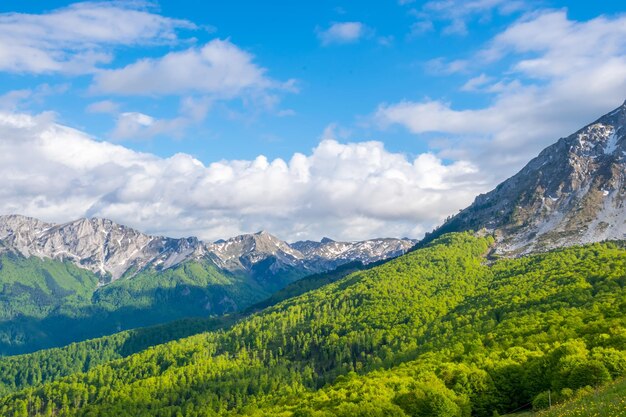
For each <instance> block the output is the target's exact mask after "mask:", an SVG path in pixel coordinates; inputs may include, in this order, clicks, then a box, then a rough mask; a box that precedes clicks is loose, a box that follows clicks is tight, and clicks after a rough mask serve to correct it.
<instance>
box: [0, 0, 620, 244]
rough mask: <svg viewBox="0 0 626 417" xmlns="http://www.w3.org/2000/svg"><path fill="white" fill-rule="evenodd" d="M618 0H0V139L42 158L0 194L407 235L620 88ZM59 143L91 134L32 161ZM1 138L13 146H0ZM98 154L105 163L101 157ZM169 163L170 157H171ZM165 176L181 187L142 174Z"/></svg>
mask: <svg viewBox="0 0 626 417" xmlns="http://www.w3.org/2000/svg"><path fill="white" fill-rule="evenodd" d="M624 9H625V7H624V6H623V5H622V4H620V2H617V1H607V2H597V3H592V2H582V1H581V2H555V1H502V0H470V1H455V0H431V1H426V2H424V1H422V2H420V1H409V0H400V1H384V2H383V1H376V2H374V1H371V2H367V1H319V2H291V1H274V2H258V1H229V2H193V1H185V0H178V1H160V2H150V3H148V2H143V1H123V2H78V3H77V2H67V1H33V0H27V1H19V2H16V1H8V2H3V3H2V4H0V111H2V112H3V113H2V114H3V115H4V116H3V117H4V119H3V120H4V122H3V123H4V125H5V128H4V129H0V133H2V134H3V135H4V136H3V137H2V138H0V140H2V141H3V142H4V146H5V152H9V154H11V153H12V150H14V148H13V147H12V146H15V143H13V142H11V141H12V140H13V141H17V140H19V141H21V142H20V146H24V148H21V151H22V152H26V153H32V154H33V155H39V157H40V158H41V160H37V161H39V162H40V163H33V164H31V165H30V168H29V169H28V170H26V171H25V172H24V175H22V176H19V175H17V176H16V177H19V178H20V181H17V180H16V182H15V184H14V187H12V188H14V189H15V193H16V194H15V195H6V196H5V197H1V198H0V210H1V211H3V212H15V211H18V212H23V213H25V214H30V215H34V216H38V217H42V218H45V219H46V220H52V221H64V220H65V221H67V220H71V219H70V218H68V217H70V216H91V215H95V216H107V217H112V218H114V220H117V221H120V222H124V223H128V224H130V225H134V226H136V227H139V228H142V229H143V230H146V231H149V232H152V233H165V234H173V235H188V234H196V235H200V236H201V237H205V238H207V239H213V238H219V237H226V236H229V235H231V234H235V233H242V232H250V231H255V230H258V229H261V228H263V229H269V230H270V231H273V232H276V233H277V234H278V235H279V236H280V237H283V238H287V239H291V240H295V239H299V238H319V237H321V236H324V235H330V236H332V237H336V238H342V239H361V238H368V237H374V236H379V235H395V236H398V235H410V236H412V237H420V236H421V235H422V234H423V233H424V232H425V231H428V230H430V229H431V228H432V227H433V226H435V225H436V224H438V223H439V222H440V221H441V220H442V219H443V218H445V217H446V216H448V215H449V214H452V213H454V212H455V211H457V210H458V209H460V208H462V207H463V206H465V205H467V204H468V203H470V202H471V200H472V199H473V197H474V196H475V194H476V193H478V192H484V191H486V190H488V189H489V188H490V187H492V186H493V185H495V184H497V182H498V181H501V180H502V179H504V178H506V177H507V176H509V175H511V174H512V173H514V172H515V171H516V170H518V169H519V168H521V167H522V166H523V165H524V163H525V162H527V161H528V159H530V158H531V157H532V156H534V155H536V153H537V152H538V151H540V150H541V149H542V148H543V147H545V146H547V145H548V144H550V143H552V142H554V141H555V140H556V139H558V138H559V137H561V136H565V135H568V134H570V133H572V132H573V131H575V130H576V129H577V128H579V127H582V126H583V125H584V124H586V123H589V122H591V121H592V120H594V118H596V117H599V116H600V115H602V114H603V113H606V112H608V111H609V110H611V109H612V108H614V107H616V106H618V105H619V104H621V103H622V102H623V100H624V99H625V98H626V64H625V62H626V59H625V52H626V42H625V41H624V39H625V38H626V33H624V30H625V29H624V28H625V27H626V18H625V17H624V12H625V10H624ZM20 117H21V118H25V117H27V118H30V119H29V120H30V121H29V123H26V125H28V126H27V127H24V123H21V122H17V121H16V120H22V119H20ZM20 123H21V124H20ZM69 128H71V129H72V130H71V131H70V130H66V131H65V132H66V134H67V135H69V136H72V140H74V141H75V142H72V141H71V140H70V139H68V140H70V142H67V143H66V142H64V141H63V140H62V139H59V138H58V137H57V136H63V135H61V134H59V133H58V130H59V129H69ZM42 132H43V133H42ZM46 132H47V133H46ZM51 132H52V133H51ZM68 132H69V133H68ZM33 135H35V136H36V135H40V136H38V137H39V139H40V140H43V139H41V138H45V140H50V141H51V142H50V144H48V145H46V148H45V149H47V151H43V150H42V149H41V148H38V146H42V145H41V141H40V142H37V143H32V144H30V145H28V146H30V147H31V148H28V146H27V145H25V144H24V139H23V138H24V137H28V138H31V139H32V137H33ZM51 135H52V136H54V135H57V136H55V137H52V138H51ZM63 146H73V147H75V148H76V149H80V147H81V146H84V147H85V149H87V148H88V149H90V150H89V151H88V150H85V151H84V152H83V151H80V152H79V151H75V152H74V153H73V158H76V159H79V160H80V159H84V161H83V163H81V164H78V165H80V167H79V166H78V165H77V162H76V160H72V164H74V165H72V164H69V165H68V163H66V162H64V161H60V160H58V158H57V159H55V160H54V161H53V162H54V163H52V162H51V160H50V155H49V154H47V153H46V152H48V151H49V150H50V149H51V148H50V147H53V148H55V150H54V152H58V151H59V150H60V149H61V150H62V147H63ZM28 149H31V151H28ZM98 149H100V150H98ZM90 152H92V153H94V154H98V153H103V154H107V155H110V158H111V159H110V160H98V159H95V160H93V159H90V158H91V156H89V153H90ZM70 153H71V152H70ZM176 155H178V156H176ZM300 157H302V158H304V159H303V160H302V161H304V162H302V161H300V159H299V158H300ZM5 158H12V159H11V160H8V161H5V162H7V163H8V165H9V166H10V167H13V165H15V164H16V160H17V155H16V154H14V153H13V154H12V155H8V156H5ZM125 158H127V159H128V160H127V162H120V161H126V159H125ZM259 158H260V159H259ZM294 158H295V159H294ZM182 159H184V160H185V162H184V163H182V162H180V160H182ZM139 160H141V162H138V161H139ZM265 160H267V161H265ZM146 161H148V162H146ZM237 161H240V162H237ZM299 161H300V162H299ZM12 162H13V163H12ZM33 162H34V161H33ZM55 164H61V165H60V166H57V165H55ZM107 164H109V165H110V164H119V166H120V168H119V169H118V170H112V171H109V170H108V169H100V168H102V167H105V166H109V165H107ZM150 164H154V167H152V168H150V166H151V165H150ZM172 164H174V165H176V166H177V167H178V168H177V169H179V168H180V166H179V165H180V164H183V165H184V164H189V167H188V168H180V172H179V171H176V172H175V175H174V174H172V177H170V176H168V175H169V174H168V175H166V174H165V172H170V171H168V169H169V168H165V167H166V166H170V165H172ZM177 164H178V165H177ZM216 164H217V165H216ZM35 165H40V166H42V167H46V166H48V165H50V169H53V170H55V171H54V172H64V173H65V175H64V176H61V177H62V178H65V179H66V180H67V182H66V183H65V184H64V185H63V186H61V185H55V186H54V187H50V186H48V185H46V184H44V183H39V182H38V181H41V178H44V177H47V176H48V173H47V171H42V172H38V171H37V169H36V168H34V166H35ZM87 165H89V166H90V167H89V169H87V168H85V166H87ZM54 167H56V168H54ZM98 167H100V168H98ZM222 168H223V169H224V170H226V171H228V172H229V174H228V175H227V177H228V178H227V179H223V178H222V177H220V175H221V174H220V175H218V174H216V172H217V171H219V172H222V171H223V170H222ZM12 169H13V168H12ZM59 170H60V171H59ZM137 170H139V171H141V172H140V173H137ZM220 170H222V171H220ZM273 170H274V171H275V172H274V171H273ZM15 172H16V171H15V169H13V171H11V173H13V174H15ZM111 172H116V174H112V173H111ZM85 178H89V181H92V182H91V183H87V180H86V179H85ZM22 181H23V182H22ZM133 181H136V183H135V182H133ZM77 184H78V185H77ZM103 184H104V185H103ZM106 184H108V185H106ZM129 184H134V185H133V186H131V185H129ZM177 184H178V185H177ZM181 184H182V185H181ZM216 184H217V185H216ZM218 185H219V186H218ZM125 187H126V188H125ZM129 187H130V188H129ZM133 187H134V188H133ZM168 187H173V188H172V190H178V191H180V190H181V189H184V190H186V191H185V198H182V197H180V196H178V197H177V196H176V192H174V191H172V192H169V193H163V192H162V193H158V192H156V191H155V189H161V190H164V189H169V188H168ZM220 187H224V188H220ZM10 188H11V187H10ZM56 188H58V190H56ZM51 189H52V190H51ZM54 190H56V191H54ZM94 190H95V191H94ZM146 190H152V191H151V192H148V191H146ZM232 190H237V192H238V193H237V195H230V194H229V192H232ZM303 190H304V191H303ZM54 192H57V194H55V193H54ZM257 193H258V194H257ZM207 194H211V195H215V197H214V198H211V199H209V200H206V197H201V196H206V195H207ZM240 194H246V195H249V196H250V198H248V199H244V198H242V197H241V195H240ZM68 195H69V196H70V197H68ZM157 195H159V196H158V197H157ZM193 195H197V197H192V196H193ZM253 197H255V198H256V200H255V199H254V198H253ZM2 198H3V200H2Z"/></svg>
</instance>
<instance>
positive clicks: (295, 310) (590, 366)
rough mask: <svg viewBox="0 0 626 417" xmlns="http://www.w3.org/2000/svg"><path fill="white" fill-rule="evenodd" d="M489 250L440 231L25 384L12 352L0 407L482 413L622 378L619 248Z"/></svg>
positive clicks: (624, 345)
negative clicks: (265, 302) (396, 252)
mask: <svg viewBox="0 0 626 417" xmlns="http://www.w3.org/2000/svg"><path fill="white" fill-rule="evenodd" d="M491 245H492V240H491V239H490V238H480V237H475V236H473V235H471V234H469V233H460V234H450V235H445V236H443V237H441V238H439V239H437V240H436V241H434V242H432V243H431V244H429V245H428V246H426V247H424V248H421V249H419V250H417V251H415V252H412V253H410V254H407V255H405V256H402V257H400V258H397V259H395V260H393V261H390V262H387V263H385V264H382V265H380V266H377V267H375V268H372V269H369V270H364V271H358V272H355V273H353V274H351V275H348V276H346V277H344V278H341V279H339V280H338V281H336V282H332V283H330V284H328V285H325V286H323V287H321V288H319V289H316V290H313V291H309V292H307V293H305V294H302V295H300V296H297V297H294V298H290V299H286V300H284V301H282V302H280V303H278V304H276V305H275V306H272V307H269V308H266V309H265V310H263V311H261V312H258V313H255V314H252V315H251V316H249V317H247V318H244V319H242V320H240V321H239V322H237V323H235V324H234V325H232V327H230V328H228V329H224V330H216V331H213V332H207V333H203V334H199V335H196V336H191V337H188V338H185V339H181V340H178V341H173V342H169V343H166V344H163V345H159V346H154V347H151V348H148V349H146V350H144V351H142V352H140V353H137V354H134V355H131V356H128V357H126V358H121V359H116V360H112V361H108V362H105V363H101V364H99V365H98V366H94V367H91V369H88V370H87V371H86V372H76V373H72V374H71V375H67V373H66V374H59V375H56V376H54V375H43V374H42V375H41V376H39V375H37V376H34V377H32V378H31V379H32V381H31V382H32V387H28V385H30V384H31V382H29V381H28V377H26V382H24V375H23V373H24V372H26V367H27V366H28V365H26V362H19V361H18V362H16V363H15V366H14V367H13V370H12V371H11V372H12V373H10V374H9V373H8V371H7V370H6V368H5V370H4V371H2V372H3V373H4V377H3V378H2V379H3V380H4V381H5V384H6V389H7V390H12V389H18V388H20V387H26V388H22V389H20V390H18V391H15V392H13V393H11V394H8V395H6V396H5V397H4V398H2V399H0V414H1V415H3V416H7V417H16V416H20V417H21V416H52V415H54V416H85V417H87V416H89V417H92V416H102V417H104V416H116V417H118V416H164V417H165V416H172V417H178V416H190V417H193V416H215V415H232V416H235V415H250V416H450V417H452V416H470V415H475V416H487V417H491V416H492V415H494V412H496V413H500V414H503V413H506V412H509V411H512V410H515V409H519V408H524V407H531V406H532V405H534V406H535V407H536V408H541V407H543V406H544V402H543V398H544V397H545V393H546V392H547V391H548V390H549V391H550V393H551V400H552V401H554V402H555V403H557V402H559V401H563V400H565V399H567V398H570V397H572V396H574V395H577V394H576V393H577V392H582V391H583V390H586V389H588V388H586V387H588V386H591V387H594V386H599V385H600V384H603V383H605V382H607V381H610V380H613V379H615V378H617V377H619V376H620V375H624V374H626V290H625V286H626V250H624V248H623V246H622V245H621V244H619V243H603V244H593V245H588V246H585V247H575V248H569V249H561V250H556V251H553V252H549V253H545V254H538V255H532V256H528V257H523V258H518V259H502V260H498V261H488V259H487V258H486V256H485V255H486V254H487V253H488V252H489V251H490V247H491ZM94 348H95V347H94ZM39 354H40V355H42V357H41V358H42V359H40V360H42V361H44V362H45V359H43V358H44V357H45V356H46V355H53V353H52V351H50V352H49V353H47V352H46V351H44V352H40V353H39ZM67 354H68V355H69V356H71V355H76V353H75V352H74V353H71V352H67ZM90 354H92V353H91V351H90V348H85V352H83V353H81V355H90ZM57 355H58V353H57ZM55 360H56V359H55ZM0 369H1V368H0ZM40 372H42V373H44V374H45V373H46V372H47V371H46V369H40ZM62 375H66V376H62ZM11 378H14V380H13V381H11ZM17 378H21V380H20V381H17ZM39 381H48V382H46V383H44V384H38V382H39Z"/></svg>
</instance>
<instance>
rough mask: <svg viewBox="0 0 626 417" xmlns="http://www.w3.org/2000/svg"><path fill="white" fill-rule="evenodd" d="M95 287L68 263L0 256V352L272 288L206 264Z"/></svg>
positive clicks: (176, 314) (239, 300)
mask: <svg viewBox="0 0 626 417" xmlns="http://www.w3.org/2000/svg"><path fill="white" fill-rule="evenodd" d="M289 273H290V274H291V272H289ZM292 278H293V279H295V278H294V277H291V276H289V277H283V276H279V277H277V279H278V280H282V279H292ZM97 284H98V278H97V277H96V276H95V275H94V274H93V273H91V272H89V271H86V270H83V269H80V268H78V267H76V266H75V265H73V264H72V263H70V262H59V261H53V260H49V259H39V258H36V257H30V258H24V257H21V256H17V255H12V254H4V255H2V256H0V354H19V353H26V352H31V351H35V350H38V349H43V348H48V347H54V346H63V345H67V344H69V343H72V342H75V341H81V340H86V339H89V338H94V337H99V336H102V335H106V334H112V333H115V332H119V331H121V330H124V329H130V328H136V327H142V326H150V325H155V324H159V323H164V322H169V321H173V320H177V319H181V318H185V317H208V316H215V315H221V314H224V313H228V312H233V311H237V310H239V309H242V308H245V307H247V306H249V305H251V304H253V303H255V302H258V301H260V300H262V299H264V298H266V297H268V296H269V294H270V293H269V290H270V289H273V288H274V287H273V286H272V285H269V284H268V285H269V287H268V288H265V287H262V286H261V285H260V284H259V283H258V282H257V281H256V280H255V279H254V278H253V277H250V276H247V275H243V274H241V275H235V274H230V273H227V272H225V271H222V270H220V269H218V268H217V267H216V266H215V265H214V264H213V263H212V262H210V261H208V260H203V261H193V262H185V263H183V264H180V265H177V266H176V267H174V268H170V269H167V270H164V271H158V272H157V271H154V270H152V269H146V270H144V271H140V272H139V273H137V274H136V275H134V276H132V278H129V277H122V278H121V279H119V280H117V281H115V282H113V283H112V284H109V285H106V286H103V287H100V288H98V287H97ZM280 285H282V284H280Z"/></svg>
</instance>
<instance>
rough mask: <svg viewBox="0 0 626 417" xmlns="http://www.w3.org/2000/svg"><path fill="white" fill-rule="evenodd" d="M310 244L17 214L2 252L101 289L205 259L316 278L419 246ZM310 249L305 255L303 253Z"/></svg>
mask: <svg viewBox="0 0 626 417" xmlns="http://www.w3.org/2000/svg"><path fill="white" fill-rule="evenodd" d="M308 242H309V245H306V244H305V242H295V243H292V244H289V243H287V242H285V241H282V240H280V239H278V238H277V237H275V236H273V235H272V234H270V233H268V232H266V231H259V232H257V233H251V234H243V235H239V236H235V237H231V238H229V239H226V240H224V239H220V240H218V241H215V242H204V241H202V240H200V239H198V238H196V237H188V238H178V239H176V238H169V237H164V236H154V235H148V234H145V233H142V232H140V231H138V230H137V229H134V228H131V227H128V226H124V225H121V224H118V223H115V222H113V221H112V220H109V219H105V218H97V217H95V218H81V219H77V220H73V221H70V222H66V223H61V224H54V223H48V222H44V221H41V220H39V219H36V218H33V217H28V216H23V215H18V214H11V215H1V216H0V252H6V251H14V252H17V253H19V254H21V255H23V256H25V257H29V256H37V257H40V258H51V259H58V260H70V261H72V262H74V263H75V264H76V265H77V266H79V267H81V268H83V269H87V270H90V271H91V272H94V273H96V274H98V275H99V276H100V277H101V284H106V283H108V282H111V281H115V280H117V279H119V278H121V277H123V276H124V275H125V274H128V273H131V274H132V273H133V271H139V270H142V269H145V268H149V267H152V268H155V269H157V270H163V269H168V268H171V267H173V266H176V265H178V264H180V263H182V262H184V261H187V260H194V259H196V260H197V259H202V258H209V259H210V260H211V261H212V262H213V263H215V264H216V265H217V266H218V267H220V268H222V269H224V270H227V271H229V272H236V271H237V272H239V271H244V272H250V271H251V270H252V269H253V268H254V267H255V266H256V265H257V264H259V263H260V262H262V261H266V260H268V259H269V260H270V262H269V263H270V264H271V265H270V266H269V267H270V268H274V270H276V269H284V268H298V269H302V270H305V271H308V272H311V273H316V272H320V271H324V270H331V269H334V268H335V267H337V266H339V265H341V264H344V263H347V262H351V261H354V260H359V261H361V262H364V263H371V262H376V261H379V260H381V259H386V258H389V257H394V256H397V255H400V254H402V253H404V252H406V251H407V250H408V249H410V247H412V246H413V245H414V244H415V243H416V241H414V240H411V239H393V238H384V239H371V240H367V241H360V242H336V241H333V240H331V239H328V238H325V239H322V241H321V242H311V241H308ZM310 243H314V245H312V246H311V245H310ZM305 246H306V250H305V251H304V252H302V251H301V250H300V249H302V248H304V247H305ZM331 247H332V248H331ZM329 248H331V249H329ZM361 251H363V252H361Z"/></svg>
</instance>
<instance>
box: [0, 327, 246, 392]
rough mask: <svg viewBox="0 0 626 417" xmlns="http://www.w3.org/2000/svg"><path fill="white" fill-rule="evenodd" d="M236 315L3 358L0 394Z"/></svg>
mask: <svg viewBox="0 0 626 417" xmlns="http://www.w3.org/2000/svg"><path fill="white" fill-rule="evenodd" d="M235 317H236V316H232V315H226V316H220V317H216V318H205V319H200V318H197V319H183V320H178V321H174V322H171V323H167V324H161V325H158V326H153V327H144V328H140V329H134V330H127V331H124V332H120V333H116V334H114V335H110V336H104V337H101V338H98V339H92V340H87V341H84V342H80V343H72V344H70V345H68V346H65V347H63V348H55V349H48V350H41V351H38V352H34V353H30V354H26V355H18V356H8V357H4V358H0V395H5V394H7V393H8V392H11V391H15V390H17V389H21V388H24V387H27V386H31V385H38V384H41V383H45V382H49V381H53V380H55V379H58V378H61V377H64V376H68V375H71V374H74V373H77V372H85V371H87V370H89V369H91V368H93V367H95V366H97V365H100V364H102V363H105V362H109V361H111V360H114V359H120V358H123V357H126V356H129V355H132V354H133V353H137V352H140V351H142V350H144V349H147V348H148V347H150V346H154V345H158V344H161V343H165V342H169V341H171V340H176V339H180V338H183V337H187V336H190V335H194V334H198V333H201V332H206V331H209V330H215V329H217V328H220V327H224V326H226V325H228V324H232V322H233V321H234V320H235Z"/></svg>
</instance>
